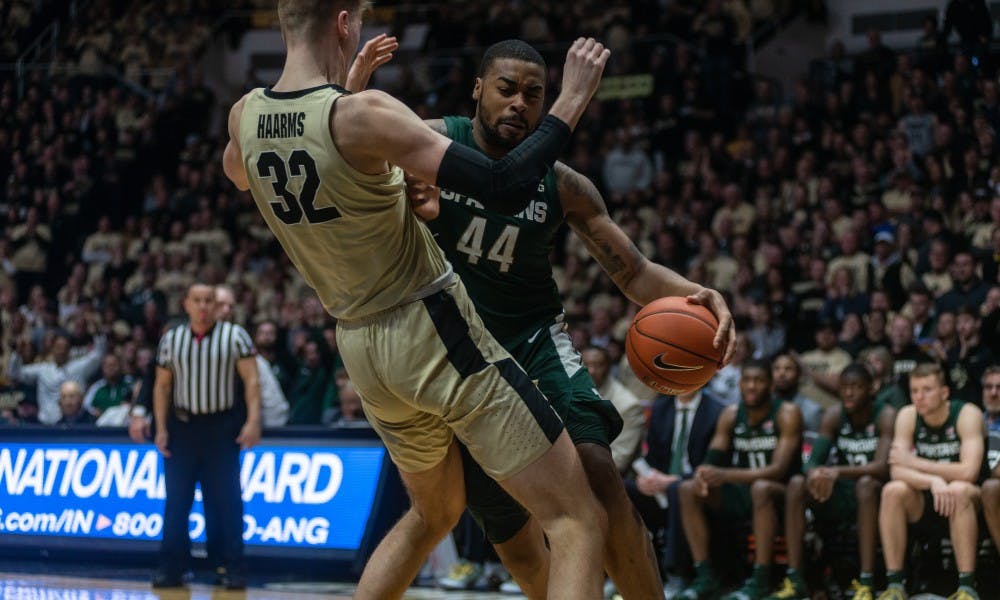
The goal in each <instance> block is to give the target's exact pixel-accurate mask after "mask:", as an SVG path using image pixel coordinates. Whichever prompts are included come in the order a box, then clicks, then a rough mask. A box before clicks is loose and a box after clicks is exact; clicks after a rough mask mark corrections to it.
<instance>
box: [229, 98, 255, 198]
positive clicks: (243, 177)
mask: <svg viewBox="0 0 1000 600" xmlns="http://www.w3.org/2000/svg"><path fill="white" fill-rule="evenodd" d="M246 99H247V97H246V96H243V97H242V98H240V99H239V101H237V102H236V104H234V105H233V107H232V108H231V109H230V110H229V124H228V127H227V128H228V129H229V143H228V144H226V150H225V152H223V154H222V170H223V172H225V174H226V177H228V178H229V181H232V182H233V185H235V186H236V189H238V190H240V191H244V192H245V191H247V190H248V189H250V180H249V179H247V169H246V166H245V165H244V164H243V152H242V151H241V150H240V117H241V116H243V104H244V103H246Z"/></svg>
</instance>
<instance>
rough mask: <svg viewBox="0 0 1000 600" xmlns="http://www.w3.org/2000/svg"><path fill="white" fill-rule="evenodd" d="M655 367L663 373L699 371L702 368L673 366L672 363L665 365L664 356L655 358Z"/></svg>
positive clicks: (660, 355) (659, 355) (699, 366)
mask: <svg viewBox="0 0 1000 600" xmlns="http://www.w3.org/2000/svg"><path fill="white" fill-rule="evenodd" d="M653 366H654V367H656V368H657V369H660V370H662V371H697V370H699V369H701V368H702V365H698V366H695V367H686V366H684V365H672V364H670V363H665V362H663V354H657V355H656V356H654V357H653Z"/></svg>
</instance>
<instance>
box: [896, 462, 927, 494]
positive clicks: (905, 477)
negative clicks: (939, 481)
mask: <svg viewBox="0 0 1000 600" xmlns="http://www.w3.org/2000/svg"><path fill="white" fill-rule="evenodd" d="M889 470H890V473H891V475H892V480H893V481H902V482H903V483H906V484H908V485H909V486H910V487H912V488H913V489H916V490H929V489H931V484H932V483H933V482H934V477H933V476H931V475H928V474H926V473H921V472H920V471H917V470H915V469H911V468H909V467H901V466H899V465H892V466H891V467H890V468H889Z"/></svg>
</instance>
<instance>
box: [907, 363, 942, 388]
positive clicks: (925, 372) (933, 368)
mask: <svg viewBox="0 0 1000 600" xmlns="http://www.w3.org/2000/svg"><path fill="white" fill-rule="evenodd" d="M921 377H936V378H937V381H938V385H944V384H945V380H944V369H942V368H941V365H939V364H937V363H932V362H928V363H921V364H919V365H917V368H915V369H913V370H912V371H910V379H919V378H921Z"/></svg>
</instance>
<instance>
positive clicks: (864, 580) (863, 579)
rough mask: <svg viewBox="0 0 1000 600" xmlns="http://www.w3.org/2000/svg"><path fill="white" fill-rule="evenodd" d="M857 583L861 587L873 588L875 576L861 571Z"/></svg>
mask: <svg viewBox="0 0 1000 600" xmlns="http://www.w3.org/2000/svg"><path fill="white" fill-rule="evenodd" d="M858 581H859V582H860V583H861V585H866V586H868V587H874V585H875V576H874V575H872V574H871V573H865V572H864V571H861V575H859V576H858Z"/></svg>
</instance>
